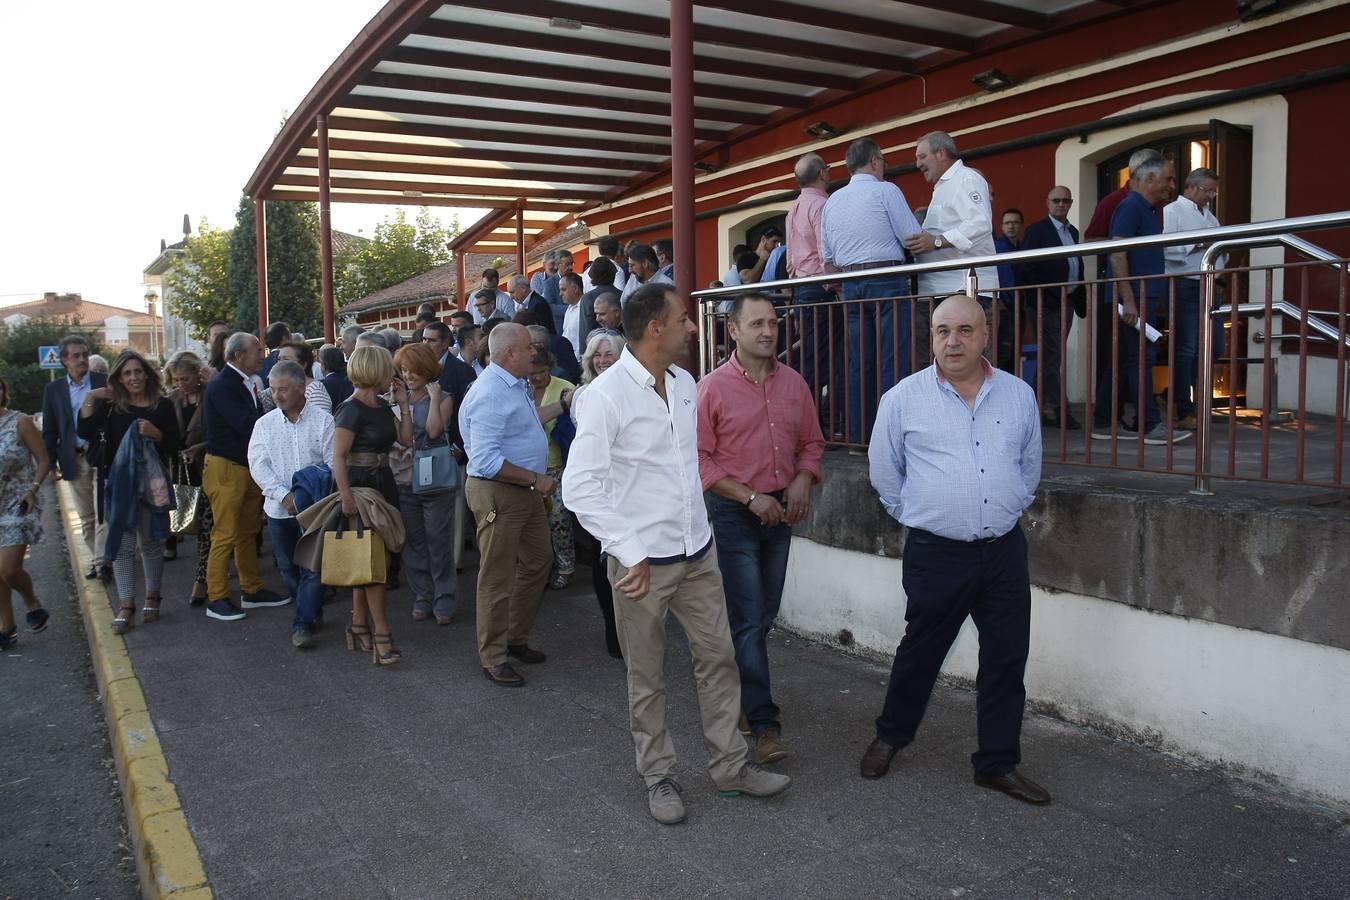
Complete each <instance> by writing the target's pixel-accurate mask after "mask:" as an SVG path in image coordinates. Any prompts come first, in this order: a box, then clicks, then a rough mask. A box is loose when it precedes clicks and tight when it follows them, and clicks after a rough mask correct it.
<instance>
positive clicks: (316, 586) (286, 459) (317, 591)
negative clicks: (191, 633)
mask: <svg viewBox="0 0 1350 900" xmlns="http://www.w3.org/2000/svg"><path fill="white" fill-rule="evenodd" d="M267 383H268V385H269V386H270V387H271V389H272V402H273V403H275V404H276V409H274V410H272V411H271V412H269V413H268V414H267V415H265V416H263V417H262V418H261V419H259V420H258V422H257V424H255V425H254V426H253V435H252V437H250V438H249V442H248V471H249V474H250V475H251V476H252V477H253V481H254V483H255V484H257V485H258V489H259V490H260V491H262V495H263V512H264V513H266V515H267V531H268V534H269V535H271V537H272V555H273V557H274V558H275V559H276V563H277V569H279V570H280V571H281V577H282V578H283V579H284V580H285V582H286V588H287V590H289V591H290V593H291V596H293V597H294V598H295V618H294V620H292V622H291V645H292V646H293V647H295V648H296V649H307V648H309V647H313V646H314V629H315V626H316V624H317V620H318V616H319V607H320V605H321V604H322V602H323V585H321V584H320V583H319V576H318V574H317V573H315V572H312V571H310V570H309V569H305V568H301V567H300V566H299V565H297V564H296V562H295V545H296V543H297V542H298V541H299V540H300V535H301V528H300V525H299V523H298V522H296V520H295V515H296V512H297V510H296V506H295V498H294V496H292V494H291V480H292V479H293V478H294V477H295V473H296V472H298V471H300V470H301V469H304V468H306V467H308V466H317V465H326V466H328V467H329V468H332V466H333V417H332V416H331V415H329V414H328V413H327V412H325V411H324V410H322V409H320V408H319V407H317V406H314V405H313V404H310V403H306V402H305V372H304V370H303V369H301V368H300V367H299V366H298V365H296V364H295V363H293V362H287V361H283V362H279V363H277V364H276V365H275V366H273V367H272V371H271V373H270V374H269V375H268V376H267Z"/></svg>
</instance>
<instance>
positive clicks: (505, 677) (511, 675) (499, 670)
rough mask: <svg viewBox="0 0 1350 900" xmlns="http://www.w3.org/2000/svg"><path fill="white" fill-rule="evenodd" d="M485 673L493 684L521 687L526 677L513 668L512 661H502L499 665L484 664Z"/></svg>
mask: <svg viewBox="0 0 1350 900" xmlns="http://www.w3.org/2000/svg"><path fill="white" fill-rule="evenodd" d="M483 675H484V677H486V678H487V680H488V681H490V682H492V683H493V684H499V685H501V686H502V687H521V686H523V685H524V684H525V679H524V678H521V677H520V675H519V673H517V672H516V670H515V669H513V668H511V664H510V663H502V664H501V665H497V666H484V667H483Z"/></svg>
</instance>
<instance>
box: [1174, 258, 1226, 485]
mask: <svg viewBox="0 0 1350 900" xmlns="http://www.w3.org/2000/svg"><path fill="white" fill-rule="evenodd" d="M1201 268H1202V269H1203V270H1204V274H1202V275H1201V276H1200V284H1201V287H1202V290H1201V292H1200V311H1201V317H1200V321H1201V322H1202V323H1204V324H1203V325H1202V327H1201V328H1200V334H1199V338H1200V361H1199V367H1198V370H1197V377H1196V379H1195V394H1196V397H1195V487H1193V488H1191V493H1192V494H1195V495H1196V496H1199V497H1209V496H1211V495H1213V493H1214V492H1213V491H1212V490H1210V487H1209V464H1210V450H1211V448H1212V446H1213V445H1212V444H1211V442H1210V439H1209V438H1210V434H1209V431H1210V421H1209V419H1210V407H1211V406H1212V404H1213V402H1214V383H1213V382H1214V379H1213V377H1212V376H1213V372H1214V316H1213V310H1214V281H1215V279H1216V278H1217V277H1218V275H1217V273H1215V271H1214V259H1213V258H1212V257H1210V256H1209V255H1208V254H1206V255H1205V257H1204V261H1203V262H1202V264H1201ZM1169 343H1170V341H1169ZM1175 383H1176V382H1175V380H1174V381H1173V384H1175Z"/></svg>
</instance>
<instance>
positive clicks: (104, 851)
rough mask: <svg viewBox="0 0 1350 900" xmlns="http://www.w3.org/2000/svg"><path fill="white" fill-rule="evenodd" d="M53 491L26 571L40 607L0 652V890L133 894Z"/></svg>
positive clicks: (20, 612)
mask: <svg viewBox="0 0 1350 900" xmlns="http://www.w3.org/2000/svg"><path fill="white" fill-rule="evenodd" d="M55 506H56V493H55V491H54V490H53V489H52V488H51V486H48V487H45V488H43V522H44V525H45V528H46V536H45V538H44V539H43V541H42V542H41V543H39V544H37V545H35V546H34V547H32V548H31V549H30V551H29V558H28V561H27V564H26V566H27V570H28V573H29V575H31V576H32V578H33V583H34V584H35V586H36V588H37V594H38V599H39V600H41V601H42V604H43V605H44V606H45V607H46V608H47V610H48V611H49V612H50V613H51V621H50V623H49V625H48V626H47V630H46V631H44V632H42V633H41V634H31V633H29V631H28V629H27V627H26V626H25V624H24V618H23V617H24V610H25V607H24V605H23V600H22V598H20V597H19V596H18V594H15V595H14V599H13V603H14V612H15V615H16V616H17V618H18V621H19V643H18V645H17V646H15V647H13V648H12V649H10V650H9V651H8V652H6V653H3V654H0V897H3V898H16V900H17V898H48V897H53V898H54V897H89V898H94V897H100V898H130V897H135V896H137V883H136V872H135V868H134V866H133V864H132V860H131V851H130V849H129V848H130V841H129V839H128V838H127V835H126V826H125V815H124V812H123V806H122V796H121V793H120V791H119V788H118V784H117V770H116V768H115V767H114V765H113V758H112V748H111V747H110V746H109V743H108V728H107V723H106V722H105V720H104V718H103V704H102V703H101V702H100V701H99V698H98V686H97V684H96V683H95V681H94V673H93V670H92V669H91V668H90V664H89V646H88V644H87V643H86V639H85V635H84V627H83V623H82V620H81V617H80V610H79V603H78V600H77V599H76V594H75V590H74V586H73V583H72V581H71V572H70V557H69V556H68V555H67V553H66V548H65V544H64V539H63V535H62V530H61V520H60V517H59V516H58V515H57V514H56V512H55Z"/></svg>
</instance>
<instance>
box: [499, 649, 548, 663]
mask: <svg viewBox="0 0 1350 900" xmlns="http://www.w3.org/2000/svg"><path fill="white" fill-rule="evenodd" d="M506 654H507V655H508V656H512V657H515V658H516V659H518V660H520V661H521V662H523V663H541V662H543V661H544V660H546V659H548V657H547V656H545V655H544V653H543V652H542V651H540V650H535V649H533V648H532V647H530V645H529V644H509V645H508V646H507V648H506Z"/></svg>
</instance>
